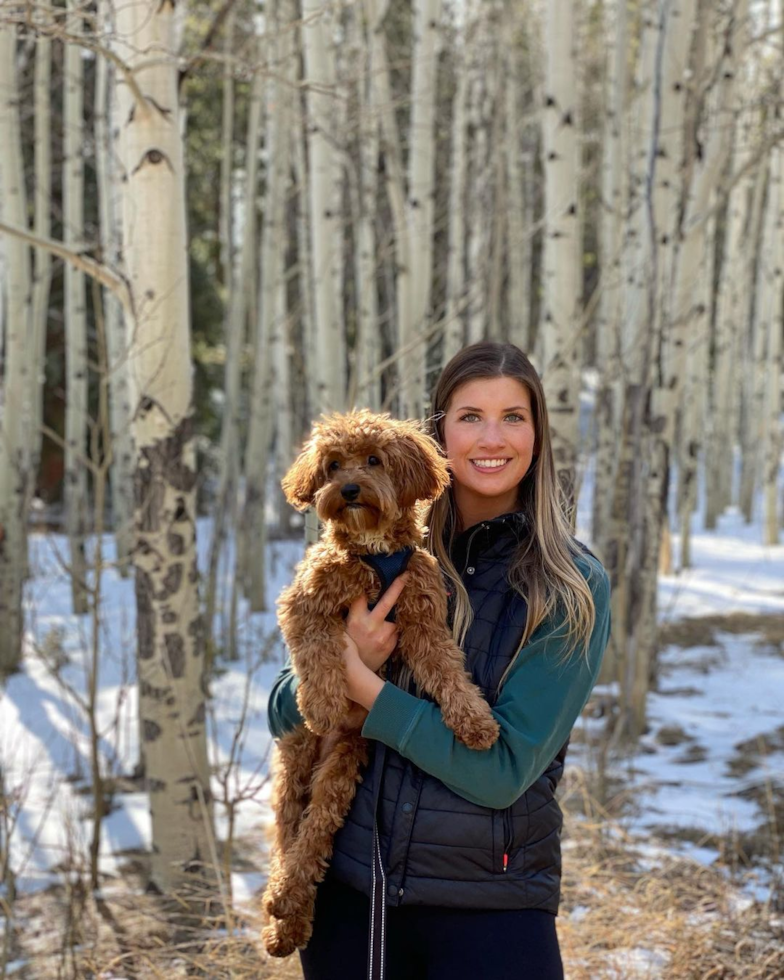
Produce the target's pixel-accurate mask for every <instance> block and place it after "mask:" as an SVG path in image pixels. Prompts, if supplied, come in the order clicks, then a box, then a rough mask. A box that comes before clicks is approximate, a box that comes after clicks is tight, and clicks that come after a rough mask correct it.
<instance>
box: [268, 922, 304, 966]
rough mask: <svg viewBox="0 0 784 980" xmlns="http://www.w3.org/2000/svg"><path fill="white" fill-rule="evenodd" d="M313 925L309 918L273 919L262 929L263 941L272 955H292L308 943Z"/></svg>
mask: <svg viewBox="0 0 784 980" xmlns="http://www.w3.org/2000/svg"><path fill="white" fill-rule="evenodd" d="M312 932H313V925H312V923H311V922H310V920H309V919H306V918H303V917H294V918H291V919H272V920H271V921H270V923H269V924H268V925H266V926H265V927H264V928H263V929H262V931H261V941H262V943H263V945H264V949H266V951H267V952H268V953H269V955H270V956H277V957H283V956H291V954H292V953H293V952H294V951H295V950H297V949H304V947H305V946H307V945H308V941H309V940H310V937H311V934H312Z"/></svg>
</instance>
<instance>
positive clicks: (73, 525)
mask: <svg viewBox="0 0 784 980" xmlns="http://www.w3.org/2000/svg"><path fill="white" fill-rule="evenodd" d="M68 10H69V17H68V18H67V20H66V25H67V27H68V29H69V30H70V33H71V34H72V35H74V36H80V35H81V34H82V30H83V24H82V19H81V15H80V12H79V8H78V7H77V5H76V3H75V2H74V0H69V5H68ZM64 75H65V79H64V81H65V85H64V88H65V92H64V97H63V129H64V136H63V242H64V244H65V245H66V247H68V248H70V249H72V250H74V251H80V250H81V247H82V242H83V240H84V71H83V69H82V51H81V49H80V48H79V47H78V46H77V45H76V44H75V43H70V44H66V45H65V64H64ZM85 304H86V293H85V281H84V273H83V272H79V271H78V270H77V269H75V268H74V266H73V265H72V264H71V263H70V262H69V263H66V266H65V337H66V357H65V363H66V374H65V480H64V486H65V523H66V530H67V533H68V545H69V550H70V557H71V564H70V577H71V598H72V603H73V611H74V612H75V613H78V614H84V613H86V612H87V592H86V589H85V582H86V579H87V562H86V560H85V554H84V539H85V535H86V533H87V466H86V464H85V455H86V451H87V427H88V423H89V420H88V415H87V382H88V378H87V310H86V305H85Z"/></svg>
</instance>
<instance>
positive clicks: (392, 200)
mask: <svg viewBox="0 0 784 980" xmlns="http://www.w3.org/2000/svg"><path fill="white" fill-rule="evenodd" d="M388 8H389V0H365V9H366V10H367V14H368V22H369V23H370V24H374V23H375V24H376V25H377V28H376V29H375V30H371V31H370V43H371V46H372V59H373V66H374V73H373V81H374V86H375V91H374V99H375V103H376V105H378V108H379V114H380V118H381V151H382V154H383V159H384V173H383V177H384V182H385V189H386V193H387V199H388V201H389V209H390V212H391V214H392V224H393V233H392V237H393V241H394V254H395V263H394V267H395V276H394V294H395V307H396V309H395V314H396V320H397V328H398V329H397V346H398V347H400V346H402V337H403V333H404V329H403V326H402V324H403V323H407V322H410V320H411V310H412V302H413V299H412V295H413V294H412V275H411V255H410V252H411V249H410V240H409V234H408V225H407V217H406V189H405V177H404V173H403V162H402V160H403V156H402V153H401V150H400V137H399V133H398V126H397V120H396V118H395V102H394V99H393V96H392V81H391V77H390V69H389V61H388V59H387V50H386V40H385V37H384V28H383V21H384V17H385V16H386V12H387V10H388ZM390 267H391V266H390V264H389V263H387V269H390ZM403 371H404V368H403V367H402V366H401V364H400V363H398V389H399V390H400V389H401V387H402V384H403ZM401 399H402V395H401Z"/></svg>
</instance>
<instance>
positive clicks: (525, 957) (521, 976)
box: [300, 879, 564, 980]
mask: <svg viewBox="0 0 784 980" xmlns="http://www.w3.org/2000/svg"><path fill="white" fill-rule="evenodd" d="M368 906H369V902H368V899H367V898H365V896H364V895H362V894H361V893H360V892H358V891H355V890H354V889H353V888H349V887H348V886H346V885H342V884H340V883H338V882H334V881H331V880H329V879H328V880H327V881H325V882H324V883H323V884H321V885H319V889H318V897H317V899H316V916H315V920H314V924H313V936H312V938H311V940H310V942H309V943H308V946H307V948H306V949H304V950H301V952H300V958H301V960H302V969H303V972H304V974H305V980H366V978H367V967H368V962H367V961H368V912H369V910H368ZM386 946H387V959H386V974H385V975H386V980H563V975H564V974H563V965H562V963H561V953H560V950H559V948H558V937H557V935H556V931H555V916H554V915H553V914H552V913H551V912H542V911H540V910H539V909H520V910H517V911H484V910H481V911H475V910H473V909H445V908H431V907H424V906H416V905H406V906H398V907H393V908H388V909H387V944H386Z"/></svg>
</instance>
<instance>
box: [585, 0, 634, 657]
mask: <svg viewBox="0 0 784 980" xmlns="http://www.w3.org/2000/svg"><path fill="white" fill-rule="evenodd" d="M627 21H628V15H627V0H616V3H615V5H614V19H613V28H614V30H613V32H612V34H611V37H612V45H611V47H610V50H609V55H608V58H607V81H606V86H605V103H606V108H605V118H604V129H603V139H602V148H603V156H602V181H601V207H602V210H601V235H600V248H601V275H602V278H601V285H600V289H601V296H600V298H599V308H598V311H597V325H596V359H597V366H598V368H599V372H600V378H601V381H600V385H599V392H598V395H597V401H596V470H595V478H594V497H593V535H592V539H593V544H594V546H595V547H596V548H597V550H598V552H599V554H601V555H604V552H605V550H606V546H607V540H608V538H607V535H608V532H609V524H610V508H611V507H612V501H613V489H612V488H613V485H614V483H615V478H616V475H617V471H616V463H617V461H618V453H617V449H618V439H619V436H620V429H621V417H620V415H621V408H622V398H623V381H622V377H623V374H622V372H621V370H620V367H621V363H620V351H621V338H620V330H621V318H622V298H623V293H622V285H623V273H622V252H623V228H624V216H625V211H626V208H627V207H628V186H627V179H626V173H627V140H626V126H627V119H626V111H627V89H628V85H627V68H626V60H627V58H628V45H629V32H628V23H627ZM605 659H606V660H607V664H606V665H605V666H604V668H603V669H604V670H605V671H607V670H609V669H610V668H611V666H612V665H611V664H610V662H609V661H610V659H611V658H610V657H607V658H605Z"/></svg>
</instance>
